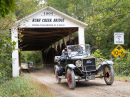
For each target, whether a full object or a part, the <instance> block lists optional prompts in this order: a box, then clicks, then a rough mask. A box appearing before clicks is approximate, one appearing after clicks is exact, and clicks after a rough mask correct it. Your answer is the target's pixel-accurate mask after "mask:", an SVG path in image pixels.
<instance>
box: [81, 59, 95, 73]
mask: <svg viewBox="0 0 130 97" xmlns="http://www.w3.org/2000/svg"><path fill="white" fill-rule="evenodd" d="M83 70H84V71H91V70H96V64H95V58H89V59H83Z"/></svg>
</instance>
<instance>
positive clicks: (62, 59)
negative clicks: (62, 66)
mask: <svg viewBox="0 0 130 97" xmlns="http://www.w3.org/2000/svg"><path fill="white" fill-rule="evenodd" d="M67 57H68V52H67V49H66V48H65V49H63V50H62V55H61V57H60V60H61V61H65V60H66V59H67Z"/></svg>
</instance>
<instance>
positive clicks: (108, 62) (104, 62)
mask: <svg viewBox="0 0 130 97" xmlns="http://www.w3.org/2000/svg"><path fill="white" fill-rule="evenodd" d="M106 64H107V65H110V66H112V65H114V62H113V61H110V60H107V61H103V63H102V65H106Z"/></svg>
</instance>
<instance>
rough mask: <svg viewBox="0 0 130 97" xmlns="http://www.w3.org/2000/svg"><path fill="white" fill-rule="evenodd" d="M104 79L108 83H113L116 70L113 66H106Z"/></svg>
mask: <svg viewBox="0 0 130 97" xmlns="http://www.w3.org/2000/svg"><path fill="white" fill-rule="evenodd" d="M103 74H104V80H105V82H106V84H107V85H112V84H113V82H114V70H113V67H112V66H105V67H104V71H103Z"/></svg>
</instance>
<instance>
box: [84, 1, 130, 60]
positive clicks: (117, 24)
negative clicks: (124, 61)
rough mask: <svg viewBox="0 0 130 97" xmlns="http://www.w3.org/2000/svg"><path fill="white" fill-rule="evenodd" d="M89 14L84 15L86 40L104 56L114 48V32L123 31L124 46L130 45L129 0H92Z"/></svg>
mask: <svg viewBox="0 0 130 97" xmlns="http://www.w3.org/2000/svg"><path fill="white" fill-rule="evenodd" d="M92 5H93V6H91V7H92V9H93V11H92V12H90V13H92V14H91V16H89V17H86V23H88V25H89V26H88V27H87V29H86V30H85V35H86V42H87V43H89V44H91V45H92V46H95V47H97V48H98V49H100V50H101V51H102V53H103V55H104V56H105V57H106V58H109V54H110V52H111V51H112V50H113V49H114V45H113V44H114V32H124V34H125V44H124V48H128V47H129V46H130V42H129V39H130V27H129V23H130V19H129V18H130V14H129V12H130V10H129V5H130V2H129V0H125V1H122V0H118V1H117V0H109V1H108V0H93V2H92Z"/></svg>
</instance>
